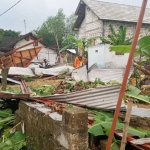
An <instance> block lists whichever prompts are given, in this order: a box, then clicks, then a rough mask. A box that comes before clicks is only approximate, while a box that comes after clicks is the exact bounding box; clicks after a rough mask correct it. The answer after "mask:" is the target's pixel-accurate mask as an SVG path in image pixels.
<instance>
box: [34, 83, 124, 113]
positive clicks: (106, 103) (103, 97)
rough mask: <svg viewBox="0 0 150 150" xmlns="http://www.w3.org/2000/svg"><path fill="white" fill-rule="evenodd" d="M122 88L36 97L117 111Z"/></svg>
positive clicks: (100, 88) (96, 89)
mask: <svg viewBox="0 0 150 150" xmlns="http://www.w3.org/2000/svg"><path fill="white" fill-rule="evenodd" d="M119 90H120V86H118V85H115V86H105V87H99V88H95V89H87V90H83V91H79V92H75V93H69V94H58V95H53V96H48V97H36V98H42V99H50V100H55V101H58V102H65V103H70V104H75V105H78V106H84V107H87V108H94V109H103V110H115V108H116V104H117V100H118V94H119ZM125 110H126V107H125V104H124V101H122V104H121V111H125Z"/></svg>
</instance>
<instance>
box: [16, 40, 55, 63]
mask: <svg viewBox="0 0 150 150" xmlns="http://www.w3.org/2000/svg"><path fill="white" fill-rule="evenodd" d="M31 42H33V40H31V39H30V40H29V41H26V40H25V39H23V40H21V41H19V42H17V43H16V45H15V47H14V48H18V47H20V46H22V45H25V44H28V43H31ZM40 46H43V45H42V44H41V43H40V42H38V46H35V47H40ZM31 48H34V46H33V44H31V45H28V46H26V47H24V48H22V49H20V50H19V51H23V50H26V49H31ZM56 56H57V53H56V52H55V51H54V50H52V49H49V48H45V47H44V48H42V50H41V51H40V52H39V54H38V57H36V58H35V59H34V60H33V62H36V61H43V59H44V58H46V59H47V60H48V61H49V63H50V64H55V62H56Z"/></svg>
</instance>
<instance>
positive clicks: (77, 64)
mask: <svg viewBox="0 0 150 150" xmlns="http://www.w3.org/2000/svg"><path fill="white" fill-rule="evenodd" d="M82 66H83V62H82V56H81V55H78V56H77V57H76V58H75V61H74V67H75V68H80V67H82Z"/></svg>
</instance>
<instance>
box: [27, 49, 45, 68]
mask: <svg viewBox="0 0 150 150" xmlns="http://www.w3.org/2000/svg"><path fill="white" fill-rule="evenodd" d="M43 47H44V46H41V47H38V49H39V48H40V49H39V50H38V52H37V54H38V53H39V52H40V51H41V49H42V48H43ZM36 56H37V55H36ZM33 59H34V58H32V59H31V61H32V60H33ZM31 61H29V63H27V64H26V66H25V67H28V66H29V65H30V63H31Z"/></svg>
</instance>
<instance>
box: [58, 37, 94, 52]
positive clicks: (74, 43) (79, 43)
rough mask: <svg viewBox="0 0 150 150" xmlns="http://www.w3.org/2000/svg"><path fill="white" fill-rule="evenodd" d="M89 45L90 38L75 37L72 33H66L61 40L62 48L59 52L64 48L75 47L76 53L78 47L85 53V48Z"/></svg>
mask: <svg viewBox="0 0 150 150" xmlns="http://www.w3.org/2000/svg"><path fill="white" fill-rule="evenodd" d="M90 45H91V39H88V40H86V39H77V38H76V37H75V36H73V35H68V36H67V38H66V39H64V40H63V41H62V46H63V48H62V49H61V50H60V52H63V51H65V50H66V49H75V50H76V54H77V53H78V47H79V48H80V49H81V50H82V54H86V48H88V47H89V46H90Z"/></svg>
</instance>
